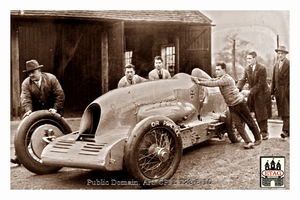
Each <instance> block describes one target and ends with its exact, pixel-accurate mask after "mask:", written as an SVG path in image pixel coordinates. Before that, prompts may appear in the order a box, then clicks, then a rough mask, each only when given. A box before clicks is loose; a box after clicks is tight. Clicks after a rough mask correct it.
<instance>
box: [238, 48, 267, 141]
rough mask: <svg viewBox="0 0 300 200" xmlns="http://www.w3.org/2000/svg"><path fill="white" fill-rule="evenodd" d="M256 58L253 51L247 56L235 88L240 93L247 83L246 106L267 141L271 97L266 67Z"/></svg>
mask: <svg viewBox="0 0 300 200" xmlns="http://www.w3.org/2000/svg"><path fill="white" fill-rule="evenodd" d="M256 58H257V54H256V52H255V51H252V52H249V53H248V54H247V63H248V66H247V67H246V68H245V71H244V74H243V76H242V78H241V79H240V80H239V81H238V83H237V87H238V88H239V90H240V91H242V90H243V87H244V85H245V83H246V82H248V84H249V91H247V92H246V96H247V104H248V107H249V109H250V111H251V112H254V114H255V118H256V121H257V123H258V126H259V128H260V133H261V135H262V139H264V140H267V139H268V138H269V133H268V118H270V117H271V116H272V109H271V108H272V104H271V95H270V89H269V86H268V83H267V70H266V67H265V66H263V65H261V64H259V63H258V62H257V60H256ZM258 142H261V141H258Z"/></svg>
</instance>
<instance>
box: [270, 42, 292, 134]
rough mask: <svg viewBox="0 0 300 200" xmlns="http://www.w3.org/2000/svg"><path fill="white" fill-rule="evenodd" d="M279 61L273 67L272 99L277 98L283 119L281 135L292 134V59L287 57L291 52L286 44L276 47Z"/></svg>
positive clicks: (278, 108)
mask: <svg viewBox="0 0 300 200" xmlns="http://www.w3.org/2000/svg"><path fill="white" fill-rule="evenodd" d="M275 51H276V53H277V58H278V62H276V64H275V66H274V68H273V78H272V85H271V95H272V99H273V98H274V97H275V98H276V103H277V111H278V116H281V118H282V121H283V126H282V133H281V134H280V136H281V137H282V138H286V137H289V136H290V61H289V60H288V59H287V58H286V55H287V54H288V53H289V52H288V50H287V49H286V47H285V46H279V47H278V48H277V49H275Z"/></svg>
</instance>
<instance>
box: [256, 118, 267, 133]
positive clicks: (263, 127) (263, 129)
mask: <svg viewBox="0 0 300 200" xmlns="http://www.w3.org/2000/svg"><path fill="white" fill-rule="evenodd" d="M257 123H258V126H259V129H260V132H261V133H268V120H263V121H260V122H257Z"/></svg>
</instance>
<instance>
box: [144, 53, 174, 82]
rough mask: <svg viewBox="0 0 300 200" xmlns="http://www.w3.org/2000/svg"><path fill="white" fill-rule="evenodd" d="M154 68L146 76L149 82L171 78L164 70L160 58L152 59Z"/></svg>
mask: <svg viewBox="0 0 300 200" xmlns="http://www.w3.org/2000/svg"><path fill="white" fill-rule="evenodd" d="M154 66H155V69H153V70H151V71H150V72H149V74H148V78H149V80H150V81H154V80H159V79H168V78H171V75H170V72H169V71H168V70H166V69H164V61H163V59H162V57H161V56H156V57H155V58H154Z"/></svg>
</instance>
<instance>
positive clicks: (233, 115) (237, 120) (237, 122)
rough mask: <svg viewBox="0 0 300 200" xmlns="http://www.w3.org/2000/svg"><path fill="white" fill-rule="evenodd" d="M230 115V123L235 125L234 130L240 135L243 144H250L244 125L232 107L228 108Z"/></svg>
mask: <svg viewBox="0 0 300 200" xmlns="http://www.w3.org/2000/svg"><path fill="white" fill-rule="evenodd" d="M229 110H230V115H231V118H232V121H233V123H234V125H235V128H236V130H237V131H238V133H239V134H240V136H241V137H242V138H243V140H244V142H245V143H249V142H252V141H251V139H250V137H249V135H248V133H247V132H246V130H245V124H244V121H243V120H242V119H241V118H240V117H239V114H238V112H237V110H236V108H235V107H234V106H230V107H229Z"/></svg>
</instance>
